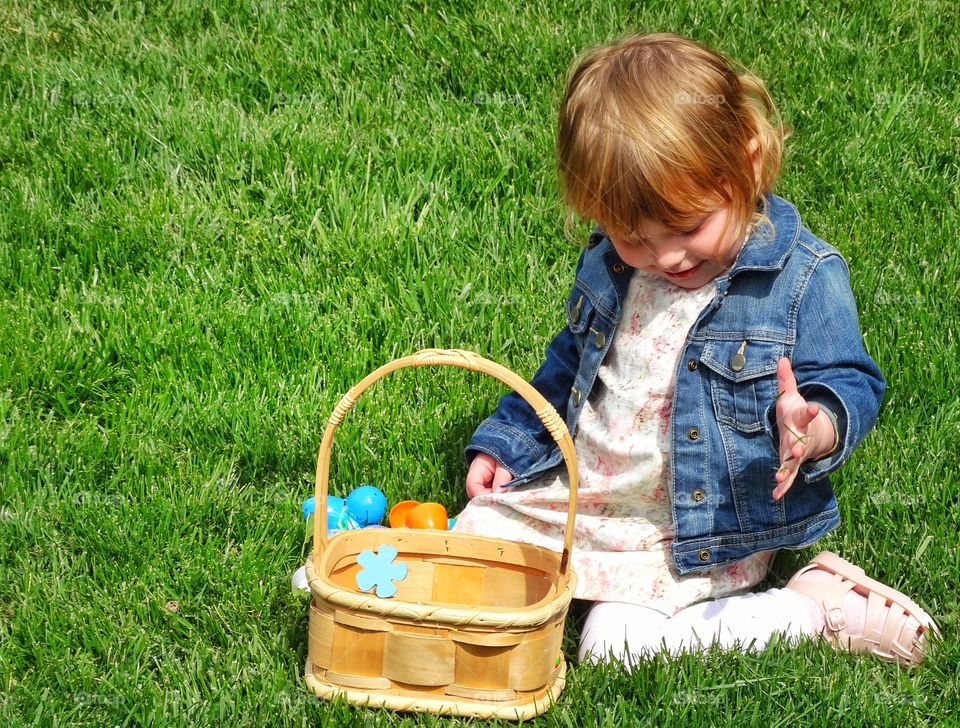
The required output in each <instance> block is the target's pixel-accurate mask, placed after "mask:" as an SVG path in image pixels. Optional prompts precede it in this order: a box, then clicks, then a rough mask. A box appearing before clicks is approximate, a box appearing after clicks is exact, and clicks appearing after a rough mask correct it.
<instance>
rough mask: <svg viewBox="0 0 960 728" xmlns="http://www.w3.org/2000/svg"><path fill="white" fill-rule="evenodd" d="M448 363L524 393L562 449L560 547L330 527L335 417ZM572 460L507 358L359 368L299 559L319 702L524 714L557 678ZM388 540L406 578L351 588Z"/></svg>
mask: <svg viewBox="0 0 960 728" xmlns="http://www.w3.org/2000/svg"><path fill="white" fill-rule="evenodd" d="M423 366H453V367H460V368H463V369H468V370H471V371H478V372H483V373H485V374H489V375H491V376H493V377H495V378H497V379H499V380H500V381H501V382H503V383H504V384H506V385H507V386H509V387H511V388H513V389H514V390H516V391H517V393H518V394H520V395H521V396H522V397H523V398H524V399H525V400H526V401H527V402H528V403H529V404H530V405H531V406H532V407H533V408H534V410H535V411H536V413H537V416H538V417H540V419H541V420H542V421H543V423H544V426H545V427H546V428H547V430H548V431H549V433H550V435H551V436H552V437H553V439H554V440H555V441H556V442H557V443H558V445H559V446H560V450H561V452H562V453H563V458H564V461H565V463H566V467H567V472H568V474H569V483H570V498H569V506H568V511H567V522H566V531H565V533H564V542H563V551H562V553H557V552H555V551H551V550H549V549H544V548H541V547H539V546H533V545H530V544H521V543H514V542H512V541H504V540H501V539H496V538H488V537H481V536H474V535H469V534H463V533H455V532H448V531H423V530H414V529H407V528H396V529H394V528H391V529H361V530H356V531H345V532H343V533H340V534H338V535H336V536H334V537H333V538H331V539H329V540H328V538H327V522H326V520H327V514H326V508H325V506H324V504H325V503H326V499H327V484H328V478H329V472H330V452H331V449H332V446H333V437H334V433H335V432H336V429H337V426H338V425H339V424H340V423H341V422H342V421H343V418H344V416H345V415H346V413H347V412H348V411H349V410H350V409H351V408H352V407H353V405H354V404H355V403H356V401H357V398H358V397H359V396H360V394H362V393H363V391H364V390H366V389H367V388H368V387H369V386H370V385H372V384H373V383H374V382H376V381H377V380H379V379H381V378H382V377H384V376H385V375H387V374H389V373H390V372H393V371H396V370H397V369H402V368H405V367H423ZM577 482H578V481H577V458H576V451H575V449H574V444H573V440H572V438H571V437H570V433H569V432H568V431H567V428H566V426H565V425H564V423H563V420H562V419H561V418H560V416H559V415H558V414H557V412H556V411H555V410H554V408H553V407H552V406H551V405H550V403H549V402H547V401H546V399H544V398H543V396H542V395H541V394H540V393H539V392H537V391H536V389H534V388H533V387H532V386H530V384H528V383H527V382H526V381H524V380H523V379H522V378H521V377H519V376H518V375H516V374H514V373H513V372H512V371H510V370H509V369H507V368H505V367H502V366H500V365H499V364H496V363H494V362H492V361H489V360H487V359H484V358H483V357H480V356H478V355H476V354H472V353H470V352H467V351H460V350H449V349H426V350H423V351H420V352H418V353H416V354H413V355H412V356H408V357H404V358H401V359H397V360H395V361H392V362H390V363H389V364H386V365H384V366H382V367H380V368H379V369H377V370H376V371H374V372H372V373H371V374H369V375H367V376H366V377H365V378H364V379H363V380H361V381H360V382H359V383H358V384H357V385H355V386H354V387H353V388H351V389H350V391H349V392H347V394H345V395H344V396H343V398H342V399H341V400H340V402H339V403H338V404H337V406H336V407H335V408H334V411H333V414H331V415H330V419H329V421H328V423H327V428H326V430H325V432H324V435H323V441H322V443H321V445H320V452H319V455H318V457H317V482H316V502H317V504H318V506H317V509H316V517H315V522H314V544H315V548H314V553H313V556H312V558H311V559H310V560H309V561H308V562H307V579H308V581H309V583H310V590H311V593H312V596H313V599H312V601H311V604H310V634H309V647H308V656H307V663H306V668H305V671H304V676H305V679H306V683H307V686H308V687H309V688H310V689H311V690H313V692H314V693H316V695H317V696H319V697H321V698H324V699H333V698H335V697H337V696H342V697H343V698H345V699H346V700H348V701H349V702H351V703H358V704H363V705H369V706H377V707H385V708H390V709H392V710H399V711H420V712H431V713H442V714H448V715H459V716H473V717H481V718H505V719H511V720H521V719H527V718H531V717H533V716H535V715H539V714H540V713H542V712H544V711H545V710H546V709H547V708H549V707H550V705H551V704H552V703H553V702H554V701H555V700H556V698H557V696H558V695H559V694H560V691H561V690H562V689H563V685H564V676H565V674H566V662H565V661H564V658H563V654H562V651H561V646H562V641H563V627H564V620H565V618H566V614H567V609H568V607H569V606H570V600H571V598H572V596H573V592H574V589H575V587H576V576H575V574H574V573H573V571H572V569H571V568H570V549H571V546H572V542H573V526H574V519H575V516H576V501H577ZM384 544H389V545H392V546H393V547H395V548H396V549H397V551H398V552H399V555H398V556H397V562H402V563H405V564H406V565H407V569H408V574H407V577H406V578H405V579H404V580H402V581H398V582H396V586H397V589H398V591H397V594H396V595H395V596H394V597H392V598H389V599H381V598H379V597H376V596H374V595H373V594H368V593H364V592H362V591H360V589H359V588H358V587H357V583H356V575H357V573H358V572H359V571H360V569H361V567H360V566H359V564H358V563H357V557H358V555H359V554H360V553H361V552H362V551H364V550H365V549H372V550H378V549H379V548H380V546H381V545H384Z"/></svg>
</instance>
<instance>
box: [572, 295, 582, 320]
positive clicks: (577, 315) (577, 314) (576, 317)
mask: <svg viewBox="0 0 960 728" xmlns="http://www.w3.org/2000/svg"><path fill="white" fill-rule="evenodd" d="M582 305H583V296H580V298H578V299H577V305H576V306H574V307H573V310H572V311H571V312H570V320H571V321H573V323H577V321H579V320H580V306H582Z"/></svg>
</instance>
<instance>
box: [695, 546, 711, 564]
mask: <svg viewBox="0 0 960 728" xmlns="http://www.w3.org/2000/svg"><path fill="white" fill-rule="evenodd" d="M697 558H698V559H700V561H702V562H703V563H707V562H708V561H709V560H710V549H700V550H699V551H697Z"/></svg>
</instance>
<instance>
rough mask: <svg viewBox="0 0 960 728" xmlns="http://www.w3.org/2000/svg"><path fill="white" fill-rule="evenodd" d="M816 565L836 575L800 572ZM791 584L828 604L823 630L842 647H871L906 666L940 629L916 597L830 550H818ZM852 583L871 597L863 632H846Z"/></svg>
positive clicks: (854, 649)
mask: <svg viewBox="0 0 960 728" xmlns="http://www.w3.org/2000/svg"><path fill="white" fill-rule="evenodd" d="M812 569H820V570H822V571H826V572H827V573H829V574H833V575H834V578H833V579H830V580H829V581H822V582H811V581H801V580H799V577H800V576H801V575H803V574H805V573H806V572H808V571H811V570H812ZM787 588H788V589H793V590H794V591H797V592H800V593H801V594H804V595H806V596H808V597H810V598H811V599H813V600H814V601H815V602H816V603H817V604H819V605H820V606H821V607H822V608H823V613H824V616H825V621H826V627H825V628H824V630H823V634H824V635H825V636H827V637H828V641H829V642H830V643H831V644H832V645H833V646H834V647H835V648H837V649H838V650H840V649H846V650H848V651H849V652H852V653H858V652H869V653H871V654H873V655H876V656H878V657H880V658H881V659H884V660H887V661H889V662H896V663H899V664H900V665H903V666H910V665H916V664H918V663H919V662H920V661H921V660H922V659H923V654H924V652H925V651H926V649H927V631H928V630H930V629H932V630H933V631H934V632H935V633H936V635H937V636H938V637H939V636H940V630H939V629H937V625H936V624H934V622H933V620H932V619H931V618H930V616H929V615H928V614H927V613H926V612H925V611H923V610H922V609H921V608H920V607H919V606H917V605H916V604H915V603H914V602H913V601H911V600H910V599H908V598H907V597H906V596H904V595H903V594H901V593H900V592H898V591H897V590H896V589H891V588H890V587H888V586H884V585H883V584H881V583H880V582H879V581H875V580H874V579H871V578H870V577H868V576H867V575H866V574H864V572H863V569H861V568H860V567H858V566H855V565H853V564H851V563H850V562H849V561H847V560H845V559H842V558H840V557H839V556H837V555H836V554H834V553H831V552H830V551H822V552H821V553H819V554H817V556H815V557H814V558H813V560H811V561H810V563H809V564H807V565H806V566H804V567H803V568H802V569H800V571H798V572H797V573H796V574H794V576H793V578H792V579H791V580H790V581H789V582H788V583H787ZM851 589H853V590H855V591H856V592H857V593H858V594H861V595H863V596H865V597H866V598H867V616H866V620H865V624H864V630H863V634H862V635H851V634H848V633H847V632H846V626H847V621H846V617H845V616H844V613H843V608H842V604H843V598H844V596H845V595H846V594H847V592H849V591H850V590H851ZM830 638H832V639H830Z"/></svg>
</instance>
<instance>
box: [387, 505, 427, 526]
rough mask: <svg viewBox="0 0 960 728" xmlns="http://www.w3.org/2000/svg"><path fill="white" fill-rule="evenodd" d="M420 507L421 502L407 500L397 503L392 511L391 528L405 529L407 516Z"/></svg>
mask: <svg viewBox="0 0 960 728" xmlns="http://www.w3.org/2000/svg"><path fill="white" fill-rule="evenodd" d="M418 505H420V501H415V500H405V501H400V502H399V503H397V504H396V505H395V506H394V507H393V508H391V509H390V527H391V528H403V527H404V526H406V525H407V514H408V513H409V512H410V511H411V510H412V509H413V508H415V507H416V506H418Z"/></svg>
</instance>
